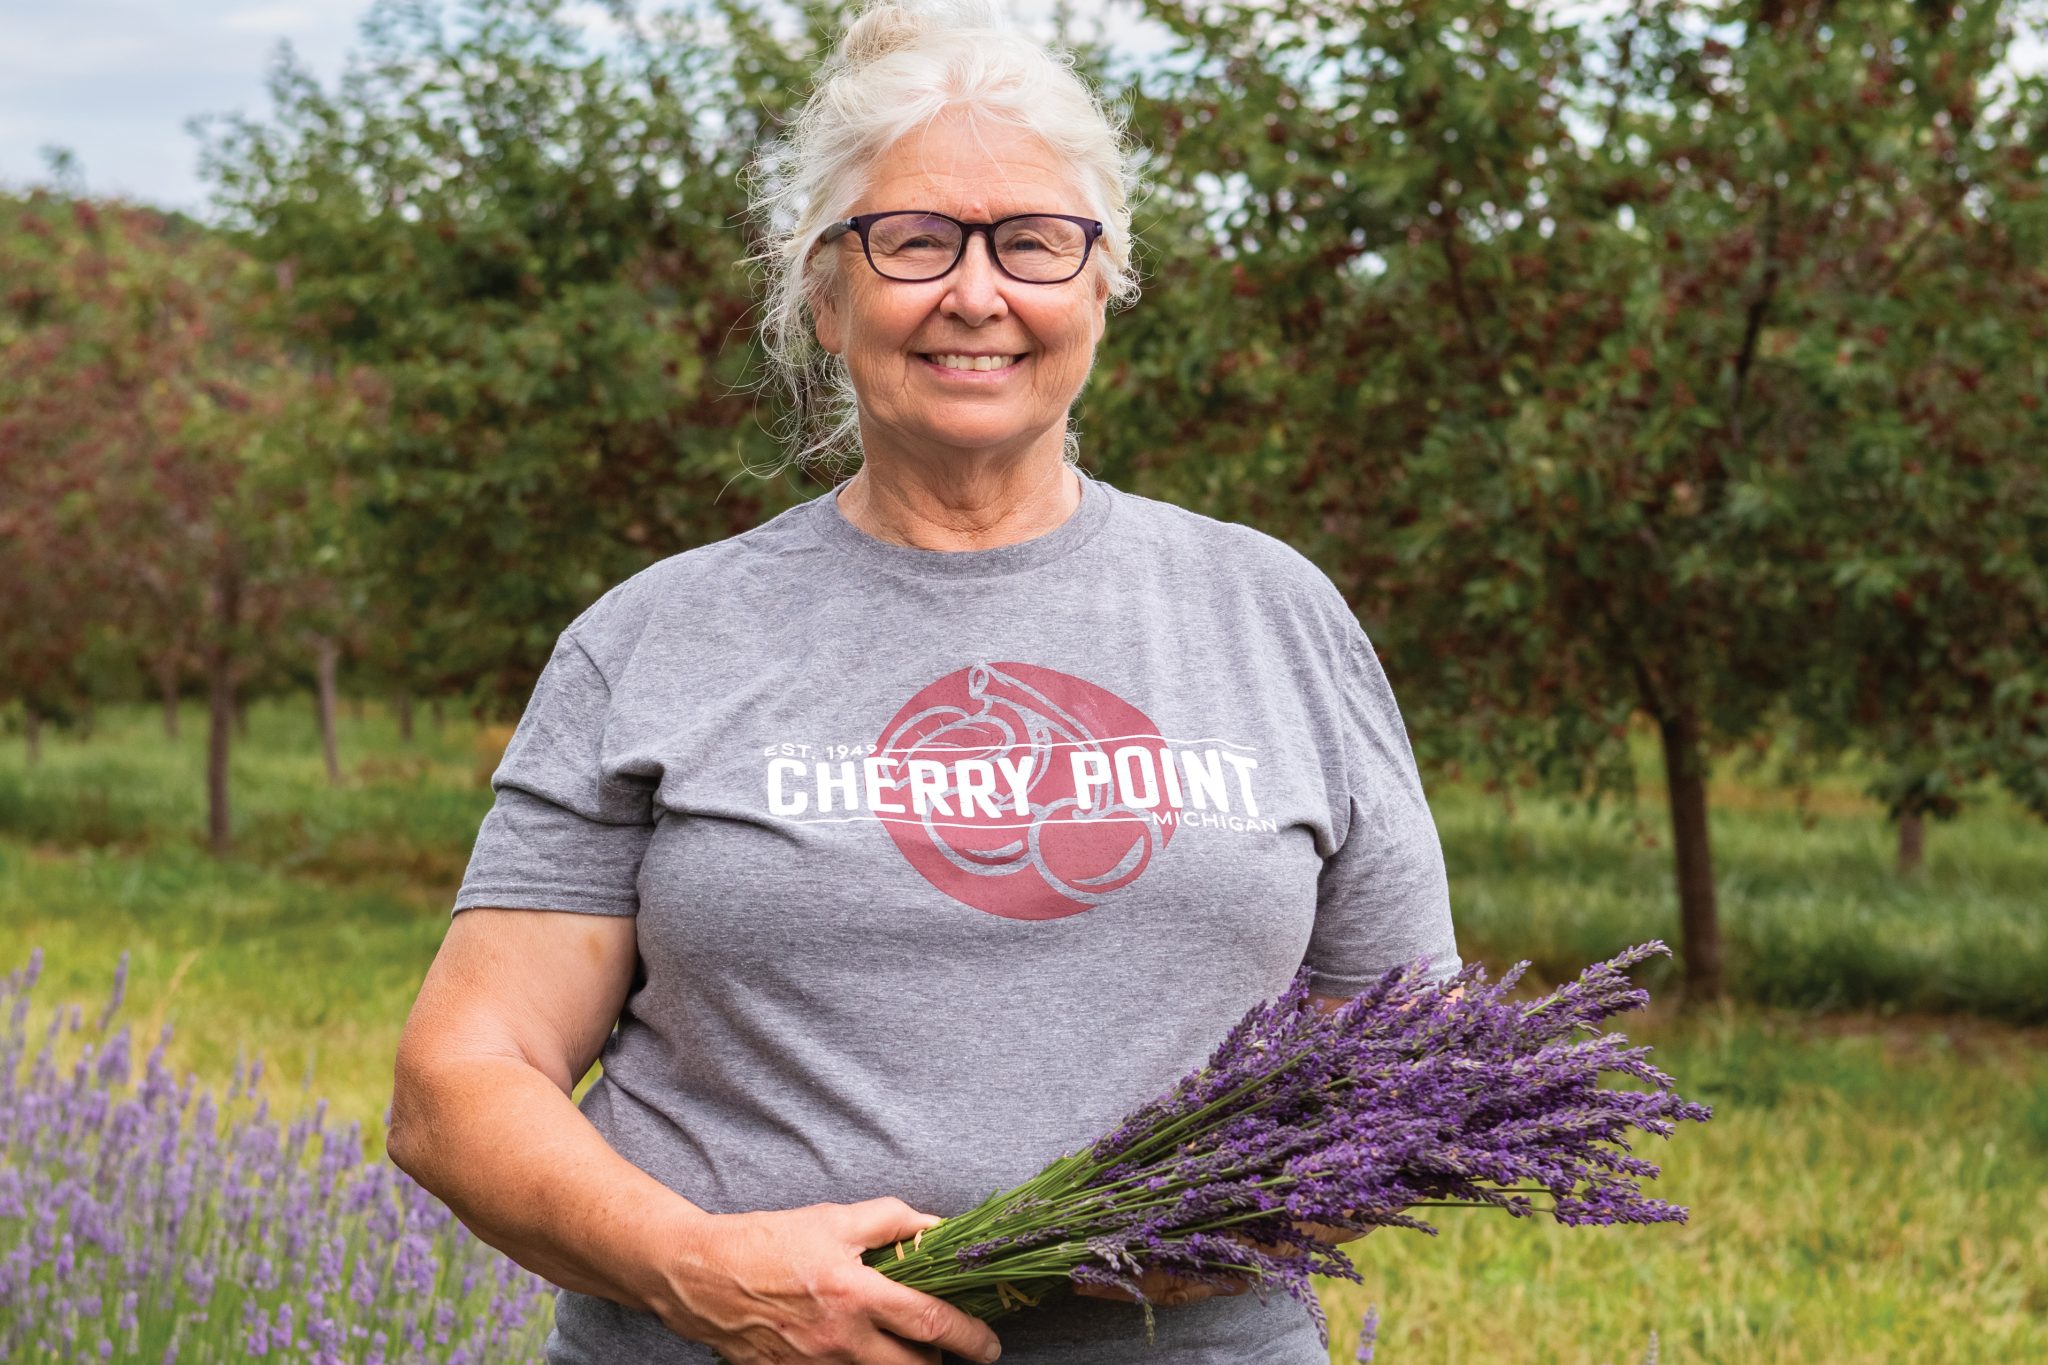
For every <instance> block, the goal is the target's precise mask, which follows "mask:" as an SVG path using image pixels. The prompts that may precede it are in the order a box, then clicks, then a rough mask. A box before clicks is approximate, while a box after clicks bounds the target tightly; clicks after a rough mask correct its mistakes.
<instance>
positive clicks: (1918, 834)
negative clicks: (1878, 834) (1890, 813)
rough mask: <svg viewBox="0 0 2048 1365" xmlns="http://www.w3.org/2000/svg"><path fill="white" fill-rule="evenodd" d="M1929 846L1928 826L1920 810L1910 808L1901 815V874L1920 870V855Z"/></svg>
mask: <svg viewBox="0 0 2048 1365" xmlns="http://www.w3.org/2000/svg"><path fill="white" fill-rule="evenodd" d="M1926 846H1927V827H1926V824H1925V822H1924V821H1923V820H1922V819H1921V816H1920V812H1919V811H1917V810H1909V811H1907V812H1905V813H1904V814H1903V815H1901V816H1900V817H1899V875H1900V876H1901V877H1910V876H1912V875H1913V874H1914V873H1916V872H1918V871H1919V870H1920V855H1921V853H1922V852H1924V851H1925V849H1926Z"/></svg>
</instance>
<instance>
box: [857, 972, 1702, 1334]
mask: <svg viewBox="0 0 2048 1365" xmlns="http://www.w3.org/2000/svg"><path fill="white" fill-rule="evenodd" d="M1669 952H1670V949H1669V948H1667V947H1666V946H1665V945H1664V944H1663V943H1662V942H1661V941H1656V940H1652V941H1651V942H1649V943H1646V944H1642V945H1639V946H1637V947H1635V948H1631V949H1629V950H1628V951H1627V952H1624V953H1622V954H1620V955H1619V956H1617V957H1614V958H1612V959H1610V960H1609V961H1606V962H1602V963H1597V964H1595V965H1594V966H1592V967H1589V968H1587V969H1586V971H1585V972H1584V973H1582V974H1581V975H1580V977H1579V978H1578V979H1577V980H1576V981H1572V982H1569V983H1567V984H1565V985H1563V986H1561V987H1559V988H1558V989H1557V990H1555V991H1552V992H1551V993H1550V994H1549V995H1547V996H1544V997H1543V998H1541V999H1539V1000H1536V1001H1533V1002H1530V1003H1527V1004H1522V1003H1517V1002H1515V1001H1512V1000H1508V999H1506V998H1505V997H1506V995H1507V993H1508V990H1509V988H1510V987H1511V986H1513V985H1514V983H1515V982H1516V981H1517V980H1518V979H1519V978H1520V977H1521V975H1522V973H1523V971H1524V970H1526V969H1527V967H1528V965H1529V964H1528V963H1527V962H1522V963H1518V964H1517V965H1516V966H1515V967H1514V968H1512V969H1511V970H1510V971H1508V972H1507V973H1506V974H1505V975H1504V976H1503V977H1502V978H1501V979H1500V980H1499V981H1498V982H1496V983H1493V984H1492V985H1490V986H1489V985H1487V984H1486V982H1485V974H1484V970H1483V968H1482V967H1481V966H1480V965H1479V964H1478V963H1473V964H1470V965H1468V966H1467V967H1466V968H1465V969H1464V970H1463V971H1461V972H1459V973H1458V974H1457V975H1456V976H1454V977H1452V978H1451V979H1450V980H1449V981H1446V982H1444V983H1442V985H1441V986H1437V985H1432V984H1430V983H1429V982H1428V981H1427V980H1426V978H1425V975H1424V973H1425V972H1426V970H1427V963H1426V962H1417V963H1414V964H1411V965H1410V966H1408V967H1405V968H1399V969H1396V970H1394V971H1390V972H1388V973H1387V974H1386V975H1385V976H1384V977H1382V978H1381V979H1380V981H1379V982H1378V983H1377V984H1376V985H1375V986H1373V987H1372V988H1371V989H1370V990H1368V991H1366V992H1365V993H1364V994H1362V995H1360V996H1358V997H1356V998H1355V999H1353V1000H1350V1001H1348V1002H1347V1003H1346V1004H1345V1005H1344V1006H1343V1007H1342V1008H1341V1009H1338V1010H1335V1011H1333V1012H1331V1013H1328V1014H1325V1013H1323V1012H1322V1011H1320V1010H1317V1009H1315V1008H1314V1007H1313V1006H1311V1005H1310V1004H1309V1000H1308V996H1309V973H1308V972H1307V970H1306V969H1304V970H1303V971H1301V972H1300V973H1298V974H1297V975H1296V977H1295V979H1294V982H1293V984H1292V985H1291V986H1290V987H1289V988H1288V990H1287V991H1286V992H1284V993H1283V994H1282V995H1281V996H1280V997H1279V999H1278V1000H1277V1001H1274V1002H1273V1003H1271V1004H1268V1005H1263V1006H1260V1007H1258V1008H1255V1009H1253V1010H1252V1011H1250V1012H1249V1013H1247V1014H1246V1015H1245V1017H1244V1018H1243V1019H1242V1020H1241V1021H1239V1023H1238V1024H1237V1026H1236V1027H1235V1028H1234V1029H1232V1031H1231V1032H1230V1034H1229V1036H1228V1037H1226V1038H1225V1039H1224V1040H1223V1042H1222V1043H1221V1044H1220V1045H1218V1047H1217V1048H1216V1050H1215V1052H1214V1053H1213V1054H1212V1055H1211V1056H1210V1058H1209V1062H1208V1065H1207V1066H1204V1067H1202V1068H1201V1069H1200V1070H1198V1071H1196V1072H1195V1073H1194V1074H1192V1075H1190V1076H1187V1077H1185V1078H1183V1079H1182V1080H1181V1081H1180V1082H1179V1084H1177V1085H1176V1086H1175V1087H1174V1088H1173V1090H1172V1091H1171V1092H1169V1093H1168V1094H1166V1095H1163V1096H1161V1097H1160V1098H1158V1099H1156V1100H1154V1101H1152V1102H1151V1103H1149V1104H1147V1105H1145V1106H1143V1107H1142V1108H1140V1109H1138V1110H1137V1111H1136V1112H1134V1113H1133V1114H1131V1115H1129V1116H1128V1117H1127V1118H1126V1119H1125V1120H1124V1121H1123V1122H1122V1123H1121V1124H1119V1125H1118V1126H1117V1128H1116V1129H1115V1130H1114V1131H1112V1132H1110V1133H1108V1134H1107V1135H1105V1136H1104V1137H1102V1138H1101V1139H1099V1140H1097V1141H1096V1142H1095V1143H1094V1144H1093V1145H1092V1146H1090V1147H1088V1148H1087V1149H1086V1150H1084V1151H1081V1152H1078V1153H1070V1154H1067V1155H1064V1156H1062V1157H1060V1158H1058V1159H1057V1160H1055V1161H1053V1162H1051V1163H1050V1164H1049V1165H1047V1166H1046V1168H1045V1169H1044V1170H1043V1171H1041V1172H1040V1173H1039V1174H1038V1175H1036V1176H1034V1177H1033V1178H1032V1179H1030V1180H1028V1181H1026V1182H1025V1183H1024V1184H1023V1185H1020V1186H1018V1187H1017V1188H1015V1189H1012V1190H1009V1191H1006V1192H1002V1193H998V1194H994V1195H991V1196H990V1197H989V1198H988V1199H987V1200H985V1201H983V1202H982V1203H981V1204H980V1205H979V1206H977V1207H976V1208H974V1209H971V1210H969V1211H968V1212H966V1213H964V1214H961V1215H959V1216H958V1217H955V1218H949V1219H947V1220H945V1221H944V1222H941V1223H939V1224H936V1225H934V1226H933V1227H930V1228H927V1229H926V1230H925V1231H923V1232H922V1233H920V1234H919V1235H918V1236H917V1238H915V1239H913V1242H912V1244H911V1247H910V1249H909V1250H908V1251H906V1250H905V1248H904V1246H903V1245H902V1244H897V1245H896V1246H895V1247H894V1248H893V1249H892V1248H888V1247H883V1248H879V1249H877V1250H875V1251H871V1252H869V1253H867V1255H866V1257H865V1258H864V1260H865V1262H866V1264H868V1265H871V1266H873V1267H874V1268H876V1269H878V1270H880V1271H882V1272H883V1273H884V1274H886V1275H889V1276H890V1277H891V1278H893V1279H896V1280H899V1281H902V1282H903V1283H905V1284H908V1285H910V1286H912V1287H913V1288H916V1289H920V1290H923V1291H924V1292H926V1293H929V1294H934V1295H938V1296H939V1297H942V1298H945V1299H947V1300H948V1301H950V1302H952V1303H954V1304H957V1305H958V1306H960V1307H961V1308H963V1309H964V1310H965V1311H967V1312H970V1313H972V1314H974V1315H975V1316H977V1317H980V1318H983V1319H986V1320H990V1321H993V1320H995V1319H998V1318H1001V1317H1003V1316H1006V1315H1007V1314H1009V1313H1012V1312H1015V1311H1017V1310H1018V1309H1019V1308H1021V1307H1026V1306H1029V1305H1032V1304H1035V1303H1037V1302H1040V1301H1041V1300H1042V1298H1043V1295H1044V1294H1045V1292H1047V1291H1049V1290H1057V1289H1067V1288H1070V1287H1071V1286H1073V1285H1075V1284H1114V1285H1118V1286H1121V1287H1122V1288H1124V1289H1126V1290H1128V1291H1129V1292H1130V1293H1131V1294H1132V1295H1133V1296H1134V1297H1136V1298H1137V1299H1138V1301H1139V1302H1140V1303H1141V1304H1143V1305H1144V1308H1145V1327H1146V1338H1147V1340H1148V1342H1149V1341H1151V1340H1152V1339H1153V1326H1154V1324H1153V1319H1152V1304H1151V1303H1150V1302H1149V1301H1148V1300H1147V1299H1146V1298H1145V1295H1144V1291H1143V1289H1142V1288H1141V1287H1140V1285H1139V1283H1138V1276H1139V1275H1141V1274H1143V1273H1144V1272H1145V1271H1146V1270H1149V1269H1164V1270H1168V1271H1170V1272H1172V1273H1174V1274H1175V1275H1178V1276H1180V1277H1182V1278H1185V1279H1192V1280H1205V1281H1209V1282H1212V1283H1221V1282H1223V1281H1225V1280H1226V1279H1229V1278H1233V1277H1242V1278H1247V1279H1249V1280H1250V1282H1251V1285H1252V1288H1253V1289H1254V1290H1255V1291H1256V1292H1257V1293H1258V1295H1259V1298H1260V1301H1261V1302H1264V1301H1265V1300H1266V1297H1267V1292H1268V1288H1269V1286H1271V1285H1275V1284H1277V1285H1279V1286H1280V1287H1281V1288H1282V1289H1284V1290H1285V1291H1286V1292H1287V1293H1288V1294H1290V1295H1291V1296H1293V1297H1294V1298H1295V1299H1297V1300H1299V1301H1300V1302H1301V1303H1302V1304H1303V1305H1304V1306H1305V1307H1306V1308H1307V1309H1308V1312H1309V1315H1310V1317H1311V1318H1312V1319H1313V1320H1314V1321H1315V1324H1316V1330H1317V1332H1318V1333H1319V1334H1320V1335H1321V1337H1322V1339H1323V1344H1324V1346H1325V1347H1326V1348H1327V1346H1328V1345H1329V1328H1328V1324H1327V1322H1326V1321H1325V1319H1324V1316H1323V1310H1322V1306H1321V1304H1320V1302H1319V1301H1318V1300H1317V1297H1316V1293H1315V1289H1314V1286H1313V1284H1312V1283H1311V1277H1312V1276H1313V1275H1316V1274H1322V1275H1328V1276H1334V1277H1338V1278H1342V1279H1347V1280H1350V1281H1352V1282H1353V1283H1363V1281H1362V1279H1361V1277H1360V1276H1359V1274H1358V1272H1357V1270H1356V1269H1355V1268H1354V1267H1353V1266H1352V1264H1351V1262H1350V1260H1349V1259H1348V1258H1347V1257H1346V1256H1345V1255H1344V1253H1343V1252H1342V1251H1341V1250H1339V1249H1337V1248H1336V1247H1334V1246H1331V1245H1330V1244H1328V1243H1325V1242H1323V1241H1321V1240H1319V1239H1318V1238H1316V1237H1315V1236H1313V1235H1312V1234H1310V1233H1308V1232H1306V1231H1303V1230H1301V1229H1299V1228H1297V1227H1295V1226H1294V1224H1295V1222H1296V1221H1297V1220H1299V1221H1303V1222H1310V1223H1319V1224H1324V1225H1327V1226H1331V1227H1340V1228H1345V1229H1349V1230H1353V1231H1365V1230H1369V1229H1371V1228H1374V1227H1404V1228H1412V1229H1415V1230H1416V1231H1420V1232H1426V1233H1429V1234H1430V1235H1431V1236H1434V1235H1435V1234H1436V1231H1437V1230H1436V1229H1435V1228H1434V1227H1432V1226H1430V1225H1429V1224H1428V1223H1425V1222H1423V1221H1421V1220H1420V1219H1419V1218H1415V1217H1413V1216H1411V1215H1410V1214H1409V1213H1408V1212H1406V1211H1407V1210H1410V1209H1418V1208H1443V1207H1486V1206H1491V1207H1496V1208H1501V1209H1505V1210H1506V1211H1507V1212H1508V1213H1509V1214H1510V1215H1511V1216H1514V1217H1527V1216H1530V1215H1532V1214H1534V1213H1537V1212H1547V1213H1549V1214H1550V1215H1551V1216H1552V1217H1554V1218H1555V1219H1556V1220H1557V1221H1558V1222H1559V1223H1563V1224H1588V1223H1592V1224H1611V1223H1624V1222H1626V1223H1659V1222H1683V1221H1685V1217H1686V1210H1685V1209H1684V1208H1682V1207H1680V1206H1677V1205H1674V1204H1668V1203H1665V1202H1663V1201H1661V1200H1656V1199H1647V1198H1644V1197H1643V1195H1642V1194H1641V1192H1640V1190H1639V1189H1638V1188H1637V1186H1636V1184H1635V1181H1634V1179H1633V1177H1638V1176H1642V1177H1654V1176H1656V1175H1657V1174H1658V1167H1656V1166H1655V1165H1653V1164H1651V1163H1650V1162H1648V1161H1644V1160H1642V1159H1640V1158H1637V1157H1633V1156H1628V1155H1624V1154H1623V1153H1626V1152H1628V1151H1629V1150H1631V1149H1630V1148H1629V1145H1628V1142H1627V1140H1626V1138H1625V1137H1624V1136H1623V1134H1624V1133H1625V1131H1626V1130H1627V1129H1629V1128H1630V1127H1635V1128H1640V1129H1643V1130H1644V1131H1646V1132H1652V1133H1656V1134H1657V1135H1659V1136H1661V1137H1667V1138H1668V1137H1669V1136H1670V1135H1671V1133H1672V1132H1673V1131H1674V1127H1675V1123H1674V1121H1675V1120H1682V1119H1695V1120H1705V1119H1707V1118H1710V1117H1711V1116H1712V1111H1711V1110H1709V1109H1708V1108H1706V1107H1705V1106H1703V1105H1698V1104H1692V1103H1689V1102H1687V1101H1684V1100H1681V1099H1680V1098H1678V1096H1676V1095H1675V1094H1673V1093H1671V1089H1670V1087H1671V1084H1672V1082H1671V1078H1670V1077H1669V1076H1666V1075H1665V1074H1664V1073H1663V1072H1661V1071H1659V1070H1657V1069H1656V1068H1655V1067H1653V1066H1651V1065H1649V1063H1648V1062H1646V1061H1645V1060H1644V1056H1645V1055H1646V1054H1647V1053H1648V1052H1649V1049H1648V1048H1647V1047H1637V1048H1629V1047H1626V1046H1625V1044H1626V1042H1627V1040H1626V1039H1625V1038H1623V1037H1622V1036H1621V1035H1620V1034H1619V1033H1601V1032H1599V1031H1598V1030H1597V1029H1595V1028H1594V1026H1595V1025H1596V1024H1597V1023H1598V1022H1599V1021H1600V1020H1602V1019H1605V1018H1607V1017H1608V1016H1610V1015H1613V1014H1617V1013H1619V1012H1621V1011H1623V1010H1627V1009H1633V1008H1636V1007H1637V1006H1640V1005H1643V1004H1646V1003H1648V1000H1649V995H1648V993H1647V992H1644V991H1640V990H1636V989H1633V988H1631V987H1630V985H1629V982H1628V977H1627V976H1626V974H1625V973H1626V969H1627V968H1629V967H1631V966H1634V965H1635V964H1637V963H1639V962H1641V961H1643V960H1644V959H1646V958H1648V957H1649V956H1651V955H1652V954H1654V953H1665V954H1667V955H1668V954H1669ZM1453 992H1458V994H1455V995H1454V994H1453ZM1580 1030H1586V1031H1589V1032H1591V1033H1592V1034H1593V1036H1592V1037H1589V1038H1574V1037H1573V1035H1574V1034H1575V1033H1577V1032H1578V1031H1580ZM1606 1072H1614V1073H1617V1074H1621V1075H1625V1076H1630V1077H1633V1078H1635V1079H1637V1080H1641V1081H1645V1082H1648V1083H1650V1084H1651V1085H1652V1086H1653V1087H1654V1088H1653V1089H1651V1090H1647V1091H1644V1090H1629V1089H1619V1088H1603V1087H1602V1086H1601V1085H1600V1083H1599V1080H1600V1077H1601V1075H1602V1074H1603V1073H1606ZM1519 1181H1531V1182H1533V1184H1532V1185H1530V1186H1521V1185H1518V1184H1517V1183H1516V1182H1519ZM1531 1194H1547V1195H1548V1196H1549V1197H1550V1203H1549V1206H1548V1207H1547V1208H1544V1209H1538V1207H1537V1206H1536V1205H1535V1204H1534V1203H1533V1202H1532V1201H1531V1200H1530V1199H1529V1198H1528V1196H1529V1195H1531ZM1246 1239H1248V1240H1246ZM1253 1242H1255V1243H1257V1244H1258V1245H1257V1246H1256V1247H1255V1246H1254V1245H1251V1243H1253ZM1262 1248H1263V1249H1262Z"/></svg>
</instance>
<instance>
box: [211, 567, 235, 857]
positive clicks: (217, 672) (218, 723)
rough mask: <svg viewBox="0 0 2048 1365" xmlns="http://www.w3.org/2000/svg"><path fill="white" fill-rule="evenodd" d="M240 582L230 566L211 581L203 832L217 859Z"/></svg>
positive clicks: (221, 853)
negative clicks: (212, 622) (233, 643)
mask: <svg viewBox="0 0 2048 1365" xmlns="http://www.w3.org/2000/svg"><path fill="white" fill-rule="evenodd" d="M241 596H242V585H241V582H240V581H239V579H238V577H237V575H236V572H235V570H234V568H233V567H232V566H229V567H227V568H224V569H222V570H221V573H220V577H219V578H218V580H217V581H216V582H215V584H214V612H215V620H214V626H213V638H212V639H211V640H210V641H208V642H207V647H206V675H207V683H208V689H207V690H208V696H209V702H208V707H207V726H206V832H207V841H208V844H209V846H210V847H211V848H212V850H213V855H214V856H215V857H216V858H219V857H225V856H226V855H227V852H228V848H229V845H230V843H231V835H230V833H229V829H228V744H229V736H230V735H231V734H232V732H233V728H234V725H235V717H236V715H237V713H238V712H239V711H241V709H242V708H239V707H237V706H236V704H235V673H234V650H233V645H232V641H233V638H234V636H233V632H234V628H235V619H236V617H237V616H238V615H239V614H240V610H241Z"/></svg>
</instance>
